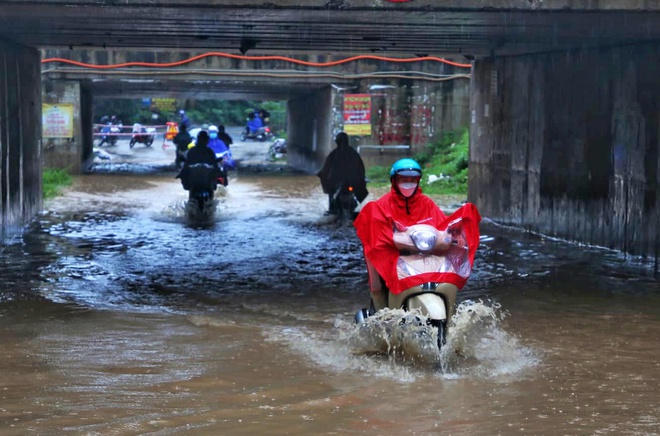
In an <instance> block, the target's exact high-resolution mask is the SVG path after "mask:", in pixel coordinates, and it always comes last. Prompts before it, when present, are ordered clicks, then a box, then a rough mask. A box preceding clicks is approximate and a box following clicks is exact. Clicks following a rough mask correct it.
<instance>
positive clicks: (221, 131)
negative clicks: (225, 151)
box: [218, 124, 234, 147]
mask: <svg viewBox="0 0 660 436" xmlns="http://www.w3.org/2000/svg"><path fill="white" fill-rule="evenodd" d="M218 138H220V139H221V140H222V142H224V143H225V145H226V146H227V147H231V145H232V144H233V143H234V140H233V139H232V137H231V136H230V135H229V133H227V132H225V126H223V125H222V124H220V125H219V126H218Z"/></svg>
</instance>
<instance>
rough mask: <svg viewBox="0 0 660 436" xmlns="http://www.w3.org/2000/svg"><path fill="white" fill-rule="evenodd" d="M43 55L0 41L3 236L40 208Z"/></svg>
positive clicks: (0, 221) (0, 228)
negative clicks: (41, 74)
mask: <svg viewBox="0 0 660 436" xmlns="http://www.w3.org/2000/svg"><path fill="white" fill-rule="evenodd" d="M40 72H41V67H40V57H39V52H38V51H37V50H35V49H33V48H29V47H25V46H22V45H19V44H14V43H11V42H3V41H0V205H1V206H2V207H1V209H0V232H1V233H2V235H3V236H5V235H7V234H9V233H11V232H12V231H14V230H19V229H20V227H21V226H22V225H23V224H25V223H26V222H28V221H29V220H30V219H31V218H32V217H33V216H35V215H36V214H37V213H38V212H39V210H40V209H41V206H42V193H41V192H42V190H41V180H42V179H41V177H42V176H41V92H40V89H41V87H40V85H39V83H40V80H41V79H40Z"/></svg>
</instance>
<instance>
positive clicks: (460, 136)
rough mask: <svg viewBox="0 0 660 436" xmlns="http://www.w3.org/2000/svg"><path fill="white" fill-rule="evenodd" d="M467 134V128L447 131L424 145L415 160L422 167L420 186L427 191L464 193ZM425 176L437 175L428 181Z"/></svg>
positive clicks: (468, 142) (466, 167) (427, 177)
mask: <svg viewBox="0 0 660 436" xmlns="http://www.w3.org/2000/svg"><path fill="white" fill-rule="evenodd" d="M469 145H470V133H469V131H468V129H461V130H457V131H453V132H447V133H445V134H444V135H443V137H442V139H441V140H440V141H439V142H437V143H435V144H429V145H427V146H426V148H425V150H424V151H423V152H421V153H419V154H417V155H415V157H414V158H415V159H416V160H417V161H418V162H419V164H420V165H421V166H422V169H423V172H424V178H423V180H422V184H421V186H422V188H423V189H424V192H425V193H429V194H467V178H468V160H469ZM429 176H436V177H439V179H438V180H436V181H433V182H432V183H429Z"/></svg>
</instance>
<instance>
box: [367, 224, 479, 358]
mask: <svg viewBox="0 0 660 436" xmlns="http://www.w3.org/2000/svg"><path fill="white" fill-rule="evenodd" d="M475 226H476V227H475ZM395 227H396V228H395V229H394V244H395V246H396V247H397V249H398V250H399V256H398V259H397V260H396V272H397V276H398V278H399V280H400V281H402V283H403V282H405V283H406V284H407V285H406V288H405V289H403V290H402V291H401V292H398V293H393V292H391V291H387V308H389V309H403V310H405V311H412V310H419V311H420V313H421V314H422V315H424V316H425V317H426V318H427V321H426V322H427V324H428V325H429V326H431V327H432V328H435V329H437V338H438V339H437V345H438V349H441V348H442V346H443V345H444V344H445V343H446V336H447V329H448V327H449V321H450V320H451V318H452V316H453V315H454V312H455V309H456V295H457V292H458V289H459V288H458V286H457V285H456V283H455V281H453V280H447V281H446V282H445V281H443V282H428V281H425V280H424V279H423V277H422V276H423V275H424V274H425V273H447V274H448V275H452V274H453V275H456V276H458V277H460V278H462V279H463V280H466V279H467V278H468V277H469V275H470V273H471V269H472V266H471V261H470V255H469V251H470V247H469V246H468V241H469V240H470V239H469V238H468V236H467V235H468V232H475V231H476V232H477V235H478V222H476V223H475V222H474V221H471V220H469V221H467V222H465V221H464V220H463V219H462V218H460V217H459V218H456V219H453V220H451V221H450V222H449V224H448V226H447V228H446V229H445V230H444V231H440V230H438V229H436V228H435V227H433V226H430V225H426V224H416V225H413V226H409V227H404V226H401V225H399V224H397V225H396V226H395ZM474 248H475V249H476V247H474ZM416 276H420V277H422V278H420V277H416ZM408 285H409V286H408ZM374 313H375V308H374V306H373V301H372V303H371V307H370V308H364V309H361V310H359V311H358V312H357V313H356V314H355V322H356V323H357V324H364V323H366V321H367V318H368V317H369V316H371V315H373V314H374Z"/></svg>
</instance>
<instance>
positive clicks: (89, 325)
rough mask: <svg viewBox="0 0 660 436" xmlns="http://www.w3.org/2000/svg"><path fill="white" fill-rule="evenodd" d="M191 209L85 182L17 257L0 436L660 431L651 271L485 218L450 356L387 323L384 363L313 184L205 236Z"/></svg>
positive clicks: (152, 186) (234, 216) (7, 289)
mask: <svg viewBox="0 0 660 436" xmlns="http://www.w3.org/2000/svg"><path fill="white" fill-rule="evenodd" d="M185 199H186V194H185V192H184V191H183V190H182V189H181V188H180V184H179V183H178V181H176V180H174V179H173V175H172V174H160V175H158V174H156V175H142V176H131V175H121V176H117V175H99V174H97V175H87V176H83V177H80V178H79V179H77V181H76V184H75V185H74V187H73V188H72V189H71V190H70V191H69V192H68V193H67V194H66V195H65V196H64V197H61V198H58V199H57V200H56V201H53V202H50V203H48V204H47V205H46V211H45V212H44V213H43V214H42V215H41V216H39V217H38V218H37V219H36V220H35V222H34V224H33V225H31V226H30V227H29V228H28V230H27V231H26V232H25V234H24V235H22V236H21V237H16V238H14V239H12V240H10V241H6V243H5V245H3V246H2V247H1V250H2V251H1V257H0V273H1V274H2V283H1V284H0V335H1V337H2V351H1V352H0V374H2V376H1V377H0V434H2V435H26V434H38V435H42V434H48V435H53V434H84V435H97V434H98V435H105V434H113V435H138V434H146V433H149V434H155V435H173V434H181V433H184V432H185V434H192V435H196V434H198V435H206V434H209V435H211V434H212V435H236V434H245V435H248V434H259V435H282V434H289V435H309V434H327V435H332V434H338V435H345V434H368V435H385V434H387V435H389V434H392V435H394V434H419V435H428V434H451V435H496V434H502V435H510V434H553V435H554V434H561V435H582V434H617V435H619V434H621V435H654V434H659V433H660V402H659V401H658V391H659V390H660V350H659V348H658V338H659V337H660V286H659V285H658V281H657V279H656V278H654V277H653V272H652V269H651V268H645V266H644V265H641V264H639V263H636V262H633V261H630V260H625V259H623V258H622V257H621V256H619V255H618V254H617V253H613V252H609V251H606V250H602V249H597V248H590V247H583V246H578V245H574V244H567V243H564V242H560V241H552V240H549V239H543V238H539V237H537V236H534V235H529V234H522V233H520V232H517V231H515V230H508V229H505V228H501V227H497V226H495V225H493V224H491V223H488V221H487V220H485V221H484V223H483V225H482V243H481V246H480V249H479V251H478V252H477V259H476V262H475V267H474V273H473V276H472V277H471V279H470V281H469V282H468V285H467V286H466V288H465V289H464V290H463V291H461V292H460V293H459V301H460V306H459V310H458V313H457V316H456V317H455V319H454V320H453V322H454V325H453V326H452V327H451V330H450V332H449V337H448V346H447V348H446V350H445V351H444V352H443V354H441V355H438V353H437V352H436V351H435V349H433V348H432V347H429V344H431V345H432V343H433V341H432V340H429V338H428V337H427V336H426V335H425V332H424V329H423V328H419V329H415V328H412V329H411V330H410V331H403V330H402V329H400V328H399V326H398V323H397V322H394V323H391V324H389V325H388V324H387V320H383V323H382V325H380V326H381V327H383V329H389V332H390V334H392V335H393V336H394V337H396V338H398V340H399V342H398V343H397V344H395V345H394V346H393V347H391V348H390V349H389V350H388V349H387V348H386V349H384V350H383V349H382V344H383V341H384V337H385V335H384V334H383V333H382V331H380V330H379V329H378V328H377V327H378V326H376V327H374V328H372V329H370V330H369V331H365V329H360V328H358V327H356V326H354V325H353V323H352V319H353V314H354V313H355V311H356V310H358V309H359V308H361V307H364V306H365V305H366V304H367V302H368V292H367V282H366V275H365V267H364V264H363V262H362V254H361V248H360V244H359V241H358V240H357V238H356V236H355V232H354V230H353V228H352V227H351V226H350V225H344V226H341V225H338V224H336V223H332V222H328V221H327V220H326V219H325V218H323V211H324V208H325V206H326V204H325V202H326V199H325V197H324V196H323V195H322V193H321V191H320V188H319V186H318V179H317V178H316V177H311V176H296V175H279V176H268V175H261V176H257V175H251V176H250V175H242V174H241V175H240V177H239V178H234V179H233V180H232V181H231V184H230V186H229V189H228V190H227V192H226V195H220V196H218V206H217V211H216V215H215V219H214V220H213V221H212V222H207V223H199V222H194V221H190V220H189V219H188V218H187V217H186V215H185V213H184V206H183V205H184V203H185ZM397 329H399V330H397ZM392 332H394V333H392Z"/></svg>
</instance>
